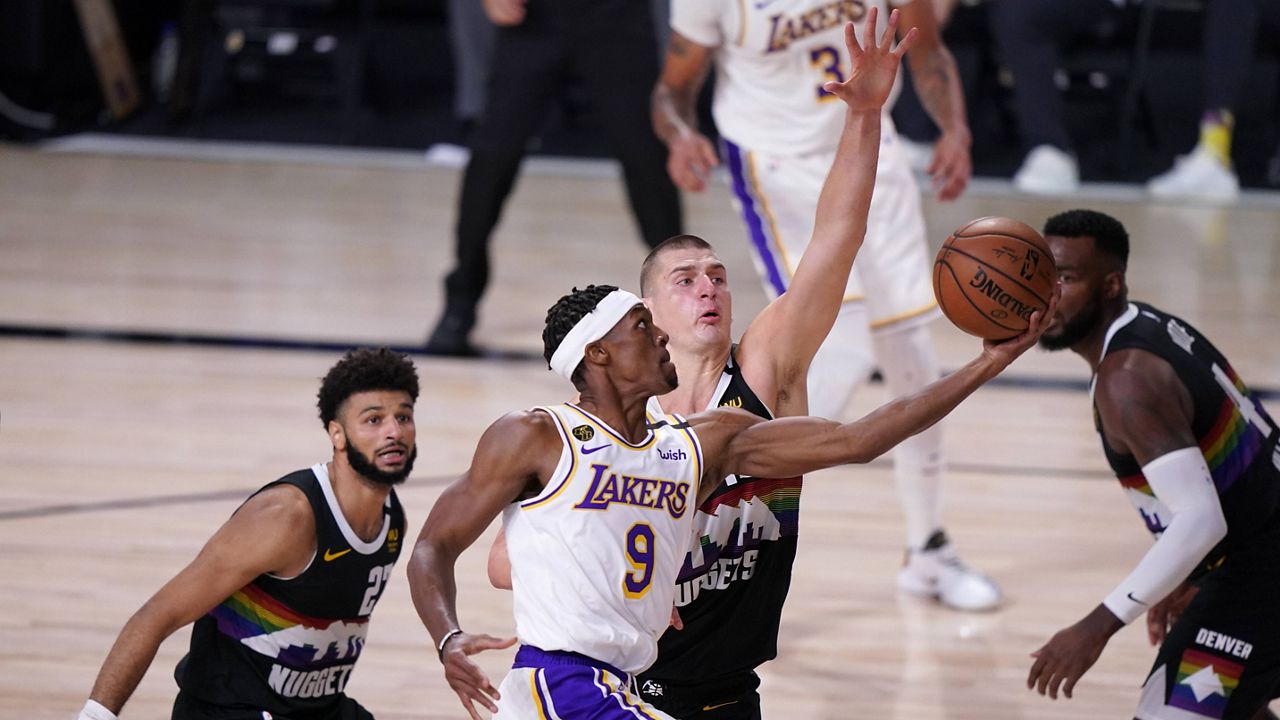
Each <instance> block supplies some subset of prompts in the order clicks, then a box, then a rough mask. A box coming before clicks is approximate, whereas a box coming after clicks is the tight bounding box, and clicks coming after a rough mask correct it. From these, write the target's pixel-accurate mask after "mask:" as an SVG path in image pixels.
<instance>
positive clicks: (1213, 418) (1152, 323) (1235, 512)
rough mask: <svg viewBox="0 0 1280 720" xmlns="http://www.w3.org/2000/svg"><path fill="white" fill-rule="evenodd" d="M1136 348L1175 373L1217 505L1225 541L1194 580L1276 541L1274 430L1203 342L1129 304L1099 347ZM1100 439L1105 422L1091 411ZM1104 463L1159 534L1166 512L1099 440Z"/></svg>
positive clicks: (1278, 470) (1138, 474)
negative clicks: (1246, 550)
mask: <svg viewBox="0 0 1280 720" xmlns="http://www.w3.org/2000/svg"><path fill="white" fill-rule="evenodd" d="M1131 348H1136V349H1139V350H1143V351H1146V352H1149V353H1151V354H1153V355H1156V356H1157V357H1159V358H1161V359H1163V360H1164V361H1165V362H1167V363H1169V365H1171V366H1172V367H1173V370H1174V372H1175V373H1176V374H1177V376H1178V379H1179V380H1181V381H1182V384H1183V385H1184V386H1185V387H1186V388H1187V392H1188V393H1189V394H1190V395H1191V400H1192V403H1193V405H1194V411H1193V416H1192V422H1191V427H1192V432H1193V434H1194V435H1195V437H1196V442H1197V444H1199V446H1200V451H1201V452H1202V453H1203V454H1204V459H1205V462H1206V464H1208V466H1209V470H1210V472H1211V473H1212V475H1213V483H1214V485H1215V486H1216V487H1217V490H1218V498H1219V500H1220V501H1221V502H1222V511H1223V515H1224V516H1225V517H1226V520H1227V536H1226V537H1225V538H1224V539H1223V540H1222V541H1221V542H1220V543H1219V544H1218V546H1217V547H1215V548H1214V549H1213V550H1212V551H1211V552H1210V553H1209V555H1208V556H1207V557H1205V559H1204V563H1203V564H1202V565H1201V566H1200V567H1199V569H1198V570H1197V571H1196V572H1195V573H1194V574H1193V577H1194V576H1197V575H1200V574H1203V573H1204V572H1205V571H1207V570H1208V569H1210V568H1212V567H1215V566H1216V565H1218V564H1219V563H1220V562H1221V561H1222V560H1223V558H1224V557H1225V556H1227V555H1229V554H1231V553H1232V551H1233V550H1234V549H1235V548H1239V547H1241V546H1242V545H1245V544H1248V543H1251V542H1253V541H1255V540H1256V539H1258V538H1259V537H1260V536H1263V535H1266V536H1267V537H1269V538H1270V537H1275V536H1277V535H1278V534H1280V513H1278V511H1280V455H1277V448H1276V443H1277V438H1278V437H1280V432H1278V431H1277V429H1276V423H1275V422H1274V421H1273V420H1272V419H1271V417H1270V416H1269V415H1268V414H1267V411H1266V410H1265V409H1264V408H1263V407H1262V403H1261V402H1260V401H1259V399H1258V397H1257V395H1256V394H1255V393H1253V392H1251V391H1250V390H1249V388H1248V387H1247V386H1246V385H1245V384H1244V382H1243V381H1242V380H1241V379H1240V377H1239V376H1238V375H1236V372H1235V370H1233V369H1232V368H1231V364H1230V363H1228V362H1227V359H1226V358H1225V357H1223V355H1222V353H1220V352H1218V349H1217V348H1215V347H1214V346H1213V345H1212V344H1211V343H1210V342H1209V341H1208V340H1207V339H1205V337H1204V336H1203V335H1201V334H1200V333H1199V332H1198V331H1197V330H1196V329H1195V328H1193V327H1191V326H1190V325H1188V324H1187V323H1185V322H1183V321H1182V320H1181V319H1179V318H1176V317H1174V316H1172V315H1169V314H1167V313H1164V312H1161V311H1159V310H1157V309H1155V308H1153V307H1151V306H1150V305H1146V304H1143V303H1131V304H1130V305H1129V309H1128V310H1127V311H1126V312H1125V313H1124V314H1123V315H1121V316H1120V317H1119V318H1117V319H1116V321H1115V322H1114V323H1113V324H1112V326H1111V328H1110V329H1109V330H1108V332H1107V339H1106V341H1105V344H1104V346H1103V351H1102V352H1103V357H1106V355H1107V354H1108V353H1114V352H1118V351H1121V350H1127V349H1131ZM1094 420H1095V423H1096V425H1097V428H1098V432H1099V434H1101V433H1102V429H1103V428H1102V421H1101V417H1100V416H1099V414H1098V412H1097V409H1096V406H1095V409H1094ZM1102 448H1103V451H1104V452H1105V453H1106V456H1107V462H1108V463H1110V465H1111V469H1112V470H1113V471H1114V472H1115V474H1116V476H1117V477H1118V478H1119V479H1120V484H1121V485H1122V486H1123V487H1124V488H1125V493H1126V494H1127V495H1128V496H1129V499H1130V501H1131V502H1132V503H1133V505H1134V507H1135V508H1137V510H1138V512H1139V514H1141V516H1142V519H1143V521H1144V522H1145V523H1146V525H1147V528H1148V529H1149V530H1150V531H1151V532H1152V534H1154V535H1156V536H1159V535H1160V533H1162V532H1164V529H1165V526H1166V525H1167V523H1168V520H1169V511H1168V509H1167V508H1166V507H1165V506H1164V505H1163V503H1161V502H1160V500H1159V499H1158V498H1157V497H1155V495H1154V493H1153V492H1152V490H1151V487H1150V485H1149V484H1148V483H1147V481H1146V479H1145V478H1144V477H1143V476H1142V468H1141V467H1140V466H1139V465H1138V462H1137V460H1136V459H1135V458H1134V457H1133V456H1132V455H1121V454H1119V453H1117V452H1115V451H1114V450H1112V449H1111V448H1110V447H1109V446H1108V445H1107V442H1106V438H1105V436H1103V438H1102Z"/></svg>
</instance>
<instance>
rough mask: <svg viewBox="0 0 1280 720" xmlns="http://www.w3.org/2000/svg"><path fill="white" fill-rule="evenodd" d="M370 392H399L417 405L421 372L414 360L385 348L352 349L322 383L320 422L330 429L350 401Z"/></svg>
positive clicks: (330, 369) (318, 405)
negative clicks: (348, 400)
mask: <svg viewBox="0 0 1280 720" xmlns="http://www.w3.org/2000/svg"><path fill="white" fill-rule="evenodd" d="M370 390H399V391H402V392H405V393H408V394H409V397H410V399H412V400H413V401H414V402H417V400H418V371H417V370H416V369H414V367H413V361H412V360H410V359H409V356H408V355H405V354H404V353H398V352H394V351H392V350H391V349H390V348H385V347H381V348H377V349H374V348H357V349H355V350H348V351H347V353H346V354H345V355H343V356H342V359H341V360H339V361H338V362H337V364H335V365H334V366H333V367H331V368H329V372H328V373H327V374H326V375H325V376H324V380H322V381H321V382H320V392H319V394H318V395H317V397H318V401H317V402H316V406H317V407H319V408H320V423H321V424H322V425H324V426H325V427H328V426H329V421H330V420H333V419H334V418H335V417H337V415H338V406H340V405H342V403H343V402H344V401H345V400H346V399H347V398H349V397H351V396H352V395H355V394H356V393H361V392H368V391H370Z"/></svg>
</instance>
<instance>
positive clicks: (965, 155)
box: [899, 0, 973, 200]
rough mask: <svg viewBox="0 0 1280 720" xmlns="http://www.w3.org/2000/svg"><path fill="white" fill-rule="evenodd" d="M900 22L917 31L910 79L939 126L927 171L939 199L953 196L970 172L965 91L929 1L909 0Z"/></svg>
mask: <svg viewBox="0 0 1280 720" xmlns="http://www.w3.org/2000/svg"><path fill="white" fill-rule="evenodd" d="M902 18H903V20H902V23H901V24H900V25H899V27H904V28H910V27H915V28H918V30H919V37H918V38H916V43H915V47H914V48H912V50H911V52H909V53H907V64H908V66H909V67H910V68H911V82H912V86H913V87H914V88H915V91H916V95H918V96H919V97H920V102H921V104H923V105H924V109H925V110H926V111H928V113H929V117H931V118H933V121H934V122H935V123H937V125H938V127H939V128H941V130H942V136H941V137H939V138H938V142H937V144H936V145H935V146H934V150H933V160H932V161H931V162H930V163H929V168H928V172H929V175H930V176H931V177H932V178H933V187H934V190H935V191H936V192H937V197H938V199H939V200H954V199H955V198H957V197H959V196H960V193H962V192H964V189H965V186H967V185H968V184H969V177H970V175H972V174H973V163H972V160H971V159H970V157H969V146H970V144H971V142H972V138H971V136H970V134H969V121H968V119H967V118H966V116H965V107H964V91H963V88H961V86H960V73H959V71H957V70H956V61H955V58H953V57H951V52H950V51H948V50H947V46H946V45H944V44H943V42H942V34H941V31H940V30H939V28H938V20H937V17H936V16H935V15H934V8H933V2H932V0H913V1H912V2H911V3H909V4H907V5H905V6H903V7H902Z"/></svg>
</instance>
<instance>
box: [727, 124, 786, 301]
mask: <svg viewBox="0 0 1280 720" xmlns="http://www.w3.org/2000/svg"><path fill="white" fill-rule="evenodd" d="M724 149H725V156H726V157H727V158H728V160H729V176H730V177H731V178H732V179H733V193H734V195H736V196H737V197H738V202H739V203H741V205H742V220H743V222H745V223H746V224H747V233H748V234H750V235H751V244H752V245H754V246H755V249H756V254H757V255H759V256H760V262H761V264H762V265H763V266H764V272H765V277H766V278H767V279H768V281H769V285H770V286H771V287H773V291H774V292H775V293H777V294H778V295H781V294H782V293H784V292H786V291H787V284H786V283H785V282H783V280H782V273H781V272H780V270H779V268H778V261H777V258H775V257H774V256H773V253H772V252H771V251H770V250H769V237H768V235H767V234H766V233H765V229H764V218H763V217H761V214H760V211H759V210H758V209H757V208H756V199H755V198H754V197H753V196H752V194H751V190H750V189H749V183H748V182H747V174H746V171H745V169H744V168H743V162H742V149H741V148H739V147H738V146H737V145H734V144H733V143H731V142H729V141H728V140H724ZM775 239H776V238H775Z"/></svg>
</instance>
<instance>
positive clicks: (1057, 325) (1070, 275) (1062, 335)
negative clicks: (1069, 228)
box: [1040, 235, 1106, 350]
mask: <svg viewBox="0 0 1280 720" xmlns="http://www.w3.org/2000/svg"><path fill="white" fill-rule="evenodd" d="M1045 240H1046V241H1047V242H1048V243H1049V249H1050V250H1052V251H1053V261H1054V262H1055V263H1057V265H1058V284H1059V285H1061V286H1062V297H1061V299H1059V300H1058V312H1057V314H1056V315H1054V317H1053V318H1052V320H1051V322H1050V323H1049V327H1048V329H1046V330H1045V331H1044V335H1042V336H1041V337H1040V347H1042V348H1044V349H1046V350H1063V349H1065V348H1070V347H1074V346H1075V345H1077V344H1079V343H1080V342H1081V341H1082V340H1084V339H1085V338H1088V337H1089V336H1091V335H1092V334H1093V333H1094V332H1095V331H1096V330H1097V328H1098V325H1099V324H1100V323H1101V322H1102V290H1103V288H1102V283H1103V278H1104V277H1105V275H1106V273H1105V272H1104V268H1103V266H1102V262H1101V257H1100V256H1099V254H1098V252H1097V249H1096V247H1095V244H1094V240H1093V238H1091V237H1079V238H1066V237H1061V236H1058V235H1049V236H1047V237H1046V238H1045Z"/></svg>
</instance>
